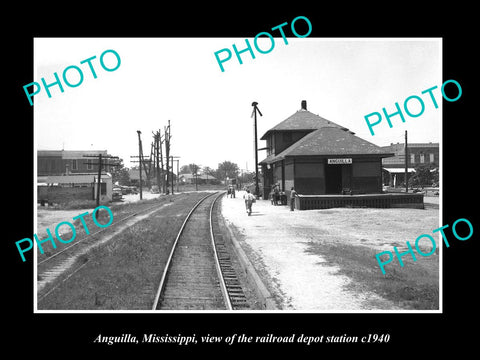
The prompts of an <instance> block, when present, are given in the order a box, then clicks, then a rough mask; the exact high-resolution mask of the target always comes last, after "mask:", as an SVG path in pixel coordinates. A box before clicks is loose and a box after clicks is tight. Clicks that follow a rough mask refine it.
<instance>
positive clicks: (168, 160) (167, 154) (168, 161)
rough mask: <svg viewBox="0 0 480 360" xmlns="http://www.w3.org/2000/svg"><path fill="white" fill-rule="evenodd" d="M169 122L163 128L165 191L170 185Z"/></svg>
mask: <svg viewBox="0 0 480 360" xmlns="http://www.w3.org/2000/svg"><path fill="white" fill-rule="evenodd" d="M170 139H171V135H170V120H168V126H166V127H165V164H166V165H167V166H166V168H167V178H166V183H167V191H168V187H169V185H170V181H169V180H170V173H169V172H170ZM172 185H173V184H172Z"/></svg>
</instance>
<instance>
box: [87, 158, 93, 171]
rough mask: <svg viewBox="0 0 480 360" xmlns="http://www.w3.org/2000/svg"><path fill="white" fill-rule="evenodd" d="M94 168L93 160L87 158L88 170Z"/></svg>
mask: <svg viewBox="0 0 480 360" xmlns="http://www.w3.org/2000/svg"><path fill="white" fill-rule="evenodd" d="M92 169H93V164H92V160H91V159H88V160H87V170H92Z"/></svg>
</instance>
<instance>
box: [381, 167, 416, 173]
mask: <svg viewBox="0 0 480 360" xmlns="http://www.w3.org/2000/svg"><path fill="white" fill-rule="evenodd" d="M383 170H386V171H388V172H389V173H390V174H403V173H405V169H404V168H403V169H402V168H383ZM407 170H408V172H409V173H412V172H415V169H413V168H407Z"/></svg>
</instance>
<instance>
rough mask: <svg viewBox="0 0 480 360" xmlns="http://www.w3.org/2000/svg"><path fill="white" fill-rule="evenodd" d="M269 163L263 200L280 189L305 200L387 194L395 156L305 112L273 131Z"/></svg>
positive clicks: (264, 164) (269, 133)
mask: <svg viewBox="0 0 480 360" xmlns="http://www.w3.org/2000/svg"><path fill="white" fill-rule="evenodd" d="M261 140H265V141H266V150H267V157H266V158H265V159H264V160H262V161H261V162H260V165H261V166H262V173H263V178H264V183H263V194H262V195H263V197H264V198H267V197H268V195H269V193H270V191H271V189H272V186H274V185H278V186H280V190H281V191H284V192H285V193H286V194H287V197H289V194H290V189H291V188H292V187H294V188H295V190H296V191H297V192H298V193H299V194H304V195H323V194H327V195H329V194H331V195H333V194H342V193H349V194H369V193H373V194H375V193H381V192H382V159H383V158H385V157H389V156H393V153H391V152H389V151H387V150H384V149H382V148H380V147H379V146H376V145H374V144H372V143H370V142H368V141H366V140H363V139H361V138H359V137H357V136H355V135H354V133H353V132H352V131H350V130H349V129H347V128H345V127H343V126H341V125H338V124H336V123H334V122H332V121H329V120H327V119H324V118H322V117H320V116H318V115H315V114H313V113H311V112H310V111H308V110H307V104H306V101H305V100H304V101H302V104H301V109H300V110H299V111H297V112H296V113H294V114H293V115H291V116H290V117H288V118H287V119H285V120H284V121H282V122H280V123H279V124H277V125H276V126H274V127H273V128H271V129H270V130H268V131H267V132H266V133H265V134H264V135H263V136H262V137H261Z"/></svg>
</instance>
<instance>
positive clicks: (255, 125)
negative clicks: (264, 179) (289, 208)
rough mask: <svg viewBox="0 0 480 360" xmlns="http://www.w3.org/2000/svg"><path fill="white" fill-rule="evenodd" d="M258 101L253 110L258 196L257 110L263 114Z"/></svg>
mask: <svg viewBox="0 0 480 360" xmlns="http://www.w3.org/2000/svg"><path fill="white" fill-rule="evenodd" d="M257 105H258V103H257V102H256V101H254V102H253V103H252V106H253V112H252V116H251V117H254V121H253V127H254V137H255V196H257V197H258V195H259V192H260V190H259V188H258V144H257V111H258V113H259V114H260V116H263V115H262V113H261V112H260V110H259V109H258V107H257Z"/></svg>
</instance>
